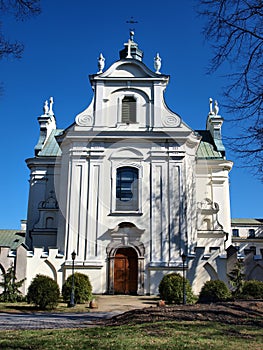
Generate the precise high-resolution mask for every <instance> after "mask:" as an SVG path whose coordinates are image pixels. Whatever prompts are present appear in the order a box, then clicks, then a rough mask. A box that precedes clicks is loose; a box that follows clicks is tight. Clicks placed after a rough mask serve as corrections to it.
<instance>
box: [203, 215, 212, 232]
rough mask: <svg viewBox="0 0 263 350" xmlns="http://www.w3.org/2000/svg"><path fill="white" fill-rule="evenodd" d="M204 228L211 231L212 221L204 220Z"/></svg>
mask: <svg viewBox="0 0 263 350" xmlns="http://www.w3.org/2000/svg"><path fill="white" fill-rule="evenodd" d="M203 227H204V230H206V231H211V220H210V219H208V218H206V219H204V221H203Z"/></svg>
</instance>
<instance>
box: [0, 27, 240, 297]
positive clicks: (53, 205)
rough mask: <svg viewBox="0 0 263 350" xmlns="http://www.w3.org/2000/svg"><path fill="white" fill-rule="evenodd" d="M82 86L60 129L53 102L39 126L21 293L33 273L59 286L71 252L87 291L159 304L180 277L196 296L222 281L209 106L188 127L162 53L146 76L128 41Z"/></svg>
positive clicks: (215, 130)
mask: <svg viewBox="0 0 263 350" xmlns="http://www.w3.org/2000/svg"><path fill="white" fill-rule="evenodd" d="M89 80H90V84H91V87H92V90H93V93H94V95H93V99H92V101H91V103H90V105H89V106H88V107H87V109H85V110H84V111H83V112H81V113H80V114H78V115H77V116H76V117H75V120H74V122H73V124H72V125H70V126H69V127H68V128H66V129H63V130H62V129H58V128H57V127H56V118H55V115H54V111H53V98H50V100H49V101H46V102H45V104H44V109H43V114H42V115H41V116H40V117H39V118H38V121H39V126H40V135H39V140H38V143H37V145H36V146H35V150H34V151H35V154H34V157H32V158H29V159H27V160H26V163H27V166H28V168H29V170H30V188H29V199H28V216H27V222H26V235H25V242H24V243H22V244H21V245H19V246H18V247H16V249H15V253H14V254H15V257H16V270H17V277H18V279H21V278H23V277H26V281H25V284H24V287H23V288H24V292H26V290H27V288H28V286H29V285H30V283H31V281H32V279H33V278H34V277H35V276H36V275H37V274H39V273H41V274H44V275H48V276H50V277H52V278H53V279H55V280H56V281H57V282H58V284H59V286H60V287H62V285H63V283H64V281H65V280H66V278H67V277H68V276H69V275H70V274H71V273H72V265H73V261H72V253H73V252H74V253H76V258H75V260H74V267H75V271H77V272H81V273H83V274H86V275H88V276H89V278H90V281H91V284H92V288H93V293H99V294H101V293H108V294H113V293H123V294H139V295H144V294H158V286H159V283H160V281H161V279H162V277H163V276H164V275H165V274H167V273H171V272H178V273H181V274H182V273H183V270H184V271H186V277H187V278H188V280H189V281H190V283H191V285H192V288H193V291H194V292H195V293H196V294H197V293H198V292H199V291H200V289H201V287H202V286H203V284H204V283H205V282H206V281H207V280H211V279H221V280H223V281H225V282H227V272H228V271H229V261H231V254H234V253H233V251H235V252H236V249H234V247H233V245H232V231H231V216H230V195H229V172H230V170H231V168H232V165H233V163H232V162H231V161H230V160H227V158H226V152H225V147H224V145H223V143H222V136H221V128H222V124H223V118H222V117H221V116H220V115H219V108H218V104H217V102H216V101H213V100H212V99H210V100H209V101H208V102H209V103H208V115H207V120H206V129H205V130H193V129H191V127H189V126H188V125H187V124H186V123H185V122H184V121H183V120H182V119H181V117H180V116H179V115H178V114H176V113H175V112H173V111H171V110H170V109H169V107H168V106H167V105H166V102H165V99H164V93H165V89H166V87H167V85H168V83H169V75H166V74H163V73H162V72H161V58H160V56H159V54H157V55H156V57H155V59H154V70H152V69H150V68H149V67H147V66H146V65H145V64H144V63H143V51H142V50H141V49H140V48H139V47H138V44H137V43H136V42H135V41H134V33H133V32H132V31H131V32H130V38H129V39H128V41H127V43H126V44H125V45H124V48H123V49H122V50H121V51H120V52H119V60H118V61H116V62H114V63H113V64H112V65H111V66H110V67H108V68H106V69H105V59H104V57H103V55H102V54H101V55H100V57H99V60H98V72H97V73H96V74H93V75H90V76H89ZM0 249H1V253H2V256H3V254H4V253H3V252H4V251H3V247H2V248H0ZM6 249H7V248H6ZM7 252H9V253H10V249H9V250H6V254H7ZM231 252H232V253H231ZM9 253H8V254H9ZM9 256H10V255H9ZM182 257H185V258H186V259H185V261H183V260H182ZM0 263H1V261H0ZM2 266H3V263H2Z"/></svg>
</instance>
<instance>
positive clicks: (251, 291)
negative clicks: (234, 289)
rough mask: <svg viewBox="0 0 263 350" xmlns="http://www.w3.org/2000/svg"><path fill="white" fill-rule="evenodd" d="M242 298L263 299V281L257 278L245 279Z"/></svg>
mask: <svg viewBox="0 0 263 350" xmlns="http://www.w3.org/2000/svg"><path fill="white" fill-rule="evenodd" d="M241 298H242V299H263V282H261V281H257V280H250V281H245V282H244V285H243V290H242V295H241Z"/></svg>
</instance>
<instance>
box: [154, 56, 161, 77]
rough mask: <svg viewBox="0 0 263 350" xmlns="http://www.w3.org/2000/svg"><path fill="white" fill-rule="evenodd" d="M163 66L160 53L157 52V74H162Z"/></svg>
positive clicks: (155, 59) (155, 58)
mask: <svg viewBox="0 0 263 350" xmlns="http://www.w3.org/2000/svg"><path fill="white" fill-rule="evenodd" d="M161 65H162V59H161V57H160V55H159V53H158V52H157V54H156V56H155V57H154V69H155V73H157V74H161V73H160V69H161Z"/></svg>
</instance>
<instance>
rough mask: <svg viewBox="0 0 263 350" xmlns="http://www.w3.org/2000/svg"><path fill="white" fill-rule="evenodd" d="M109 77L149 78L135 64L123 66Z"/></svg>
mask: <svg viewBox="0 0 263 350" xmlns="http://www.w3.org/2000/svg"><path fill="white" fill-rule="evenodd" d="M109 77H118V78H119V77H125V78H128V77H133V78H135V77H136V78H147V77H148V74H146V72H145V71H144V70H143V69H142V68H141V67H139V66H138V65H135V64H122V65H120V66H119V67H117V68H116V69H115V70H114V71H113V72H112V73H111V74H109Z"/></svg>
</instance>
